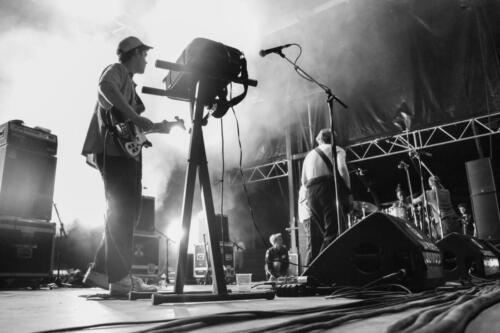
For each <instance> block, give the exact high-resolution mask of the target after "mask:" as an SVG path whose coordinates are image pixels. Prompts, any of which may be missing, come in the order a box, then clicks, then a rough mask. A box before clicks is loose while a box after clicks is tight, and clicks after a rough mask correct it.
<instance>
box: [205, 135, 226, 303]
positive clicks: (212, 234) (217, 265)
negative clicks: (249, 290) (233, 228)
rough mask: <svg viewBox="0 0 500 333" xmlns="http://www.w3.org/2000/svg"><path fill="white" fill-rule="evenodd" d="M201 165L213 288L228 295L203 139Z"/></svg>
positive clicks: (218, 292)
mask: <svg viewBox="0 0 500 333" xmlns="http://www.w3.org/2000/svg"><path fill="white" fill-rule="evenodd" d="M200 154H201V163H200V168H199V180H200V186H201V191H202V195H203V196H202V199H203V207H204V209H205V213H206V216H207V224H208V241H209V244H210V250H211V251H210V253H211V256H212V286H213V292H214V294H218V295H225V294H227V287H226V280H225V277H224V271H223V269H222V258H221V249H220V241H221V240H220V239H219V234H220V233H219V232H217V231H218V229H219V225H218V224H217V221H216V218H215V210H214V202H213V198H212V189H211V185H210V176H209V173H208V166H207V159H206V155H205V144H204V142H203V137H201V139H200Z"/></svg>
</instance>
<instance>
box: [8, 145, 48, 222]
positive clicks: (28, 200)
mask: <svg viewBox="0 0 500 333" xmlns="http://www.w3.org/2000/svg"><path fill="white" fill-rule="evenodd" d="M56 163H57V159H56V157H55V156H51V155H48V154H45V153H39V152H34V151H30V150H27V149H23V148H19V147H17V146H15V145H11V144H6V145H4V146H0V216H3V217H15V218H26V219H33V220H45V221H50V219H51V217H52V200H53V196H54V182H55V174H56Z"/></svg>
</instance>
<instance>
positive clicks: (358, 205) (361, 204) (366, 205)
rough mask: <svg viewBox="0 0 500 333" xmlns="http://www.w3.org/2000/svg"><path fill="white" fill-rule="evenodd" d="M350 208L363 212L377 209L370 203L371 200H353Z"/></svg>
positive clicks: (367, 212) (371, 211)
mask: <svg viewBox="0 0 500 333" xmlns="http://www.w3.org/2000/svg"><path fill="white" fill-rule="evenodd" d="M352 208H353V210H354V211H359V212H362V211H363V210H364V212H365V213H366V214H369V213H373V212H376V211H377V210H378V208H377V206H375V205H374V204H372V203H371V202H366V201H354V202H353V204H352Z"/></svg>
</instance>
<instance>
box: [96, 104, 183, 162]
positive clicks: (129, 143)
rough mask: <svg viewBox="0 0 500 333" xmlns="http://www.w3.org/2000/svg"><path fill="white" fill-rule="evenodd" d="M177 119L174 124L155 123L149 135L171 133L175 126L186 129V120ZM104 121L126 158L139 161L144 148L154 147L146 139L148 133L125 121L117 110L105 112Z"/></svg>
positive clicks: (112, 109) (167, 122) (168, 122)
mask: <svg viewBox="0 0 500 333" xmlns="http://www.w3.org/2000/svg"><path fill="white" fill-rule="evenodd" d="M175 119H176V121H172V122H170V121H166V120H164V121H162V122H161V123H155V124H154V125H153V128H152V130H150V131H148V132H147V133H169V132H170V129H171V128H172V127H174V126H179V127H182V128H183V129H185V127H184V120H182V119H179V117H175ZM103 121H104V124H105V125H106V127H107V128H108V129H109V131H110V132H111V133H112V134H113V139H114V140H115V143H116V145H117V146H118V147H120V149H121V150H122V152H123V153H124V154H125V155H126V156H128V157H130V158H134V159H136V160H138V159H139V156H140V154H141V151H142V148H143V147H146V148H149V147H152V146H153V144H152V143H151V142H150V141H149V140H148V138H147V137H146V132H143V131H142V130H141V129H140V128H139V127H137V126H136V125H135V124H134V123H133V122H132V121H130V120H124V119H123V117H122V116H121V114H120V112H119V111H118V110H116V109H115V108H111V109H109V110H106V111H105V115H104V117H103Z"/></svg>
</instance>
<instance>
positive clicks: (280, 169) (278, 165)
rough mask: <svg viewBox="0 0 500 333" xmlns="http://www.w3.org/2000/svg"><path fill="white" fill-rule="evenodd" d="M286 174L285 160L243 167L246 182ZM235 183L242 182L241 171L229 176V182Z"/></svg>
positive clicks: (284, 175)
mask: <svg viewBox="0 0 500 333" xmlns="http://www.w3.org/2000/svg"><path fill="white" fill-rule="evenodd" d="M286 176H288V163H287V160H279V161H274V162H271V163H267V164H262V165H258V166H255V167H251V168H248V169H243V177H244V179H245V182H246V183H247V184H248V183H255V182H260V181H263V180H269V179H276V178H281V177H286ZM237 183H242V179H241V173H240V172H239V171H238V172H236V173H234V174H232V175H231V176H230V184H237Z"/></svg>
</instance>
